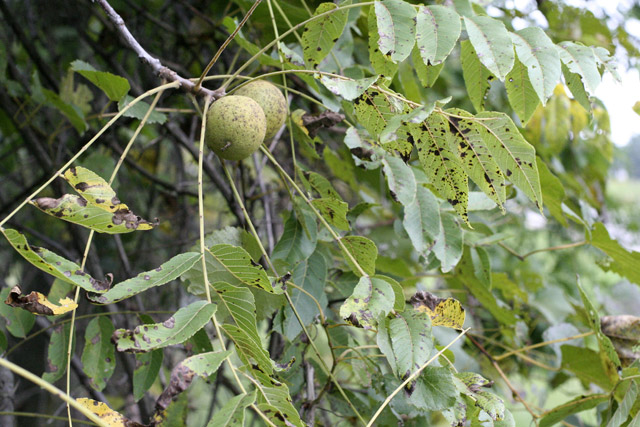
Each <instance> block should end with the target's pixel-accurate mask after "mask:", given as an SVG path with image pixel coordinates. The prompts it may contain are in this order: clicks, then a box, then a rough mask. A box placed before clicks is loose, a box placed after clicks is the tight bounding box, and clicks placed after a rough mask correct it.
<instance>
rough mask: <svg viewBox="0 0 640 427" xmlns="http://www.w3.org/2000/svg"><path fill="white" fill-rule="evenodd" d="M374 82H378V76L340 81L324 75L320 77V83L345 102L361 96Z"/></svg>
mask: <svg viewBox="0 0 640 427" xmlns="http://www.w3.org/2000/svg"><path fill="white" fill-rule="evenodd" d="M376 80H378V76H373V77H366V78H364V79H359V80H351V79H341V78H338V77H327V76H324V75H323V76H321V77H320V81H321V82H322V84H323V85H325V87H326V88H327V89H329V90H330V91H331V92H332V93H334V94H336V95H338V96H340V97H342V98H344V99H346V100H347V101H353V100H354V99H356V98H357V97H359V96H360V95H362V94H363V93H364V92H365V91H366V90H367V89H369V88H370V87H371V85H372V84H374V83H375V82H376Z"/></svg>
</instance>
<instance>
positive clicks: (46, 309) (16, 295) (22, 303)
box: [4, 286, 78, 316]
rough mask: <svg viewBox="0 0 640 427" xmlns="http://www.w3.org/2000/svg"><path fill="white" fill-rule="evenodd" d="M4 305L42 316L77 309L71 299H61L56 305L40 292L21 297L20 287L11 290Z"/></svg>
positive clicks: (76, 305)
mask: <svg viewBox="0 0 640 427" xmlns="http://www.w3.org/2000/svg"><path fill="white" fill-rule="evenodd" d="M4 303H5V304H7V305H10V306H11V307H19V308H22V309H25V310H27V311H29V312H31V313H34V314H39V315H44V316H52V315H57V314H64V313H67V312H69V311H72V310H74V309H75V308H76V307H78V304H76V303H75V302H74V301H73V300H72V299H71V298H62V299H61V300H60V301H59V304H60V305H56V304H53V303H52V302H51V301H49V300H48V299H47V297H46V296H44V295H43V294H41V293H40V292H35V291H33V292H31V293H30V294H28V295H22V289H20V286H14V287H13V288H12V289H11V292H9V296H8V297H7V299H6V300H5V302H4Z"/></svg>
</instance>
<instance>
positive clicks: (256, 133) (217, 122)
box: [205, 80, 287, 160]
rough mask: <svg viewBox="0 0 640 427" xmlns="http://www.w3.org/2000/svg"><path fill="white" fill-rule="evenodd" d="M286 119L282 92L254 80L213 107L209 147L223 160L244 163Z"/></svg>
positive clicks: (215, 103)
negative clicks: (242, 161)
mask: <svg viewBox="0 0 640 427" xmlns="http://www.w3.org/2000/svg"><path fill="white" fill-rule="evenodd" d="M286 116H287V102H286V100H285V98H284V96H283V95H282V92H280V90H279V89H278V88H277V87H276V86H274V85H273V84H271V83H269V82H267V81H264V80H254V81H252V82H251V83H249V84H247V85H245V86H243V87H241V88H240V89H238V90H237V91H235V93H234V94H233V95H228V96H225V97H223V98H220V99H219V100H217V101H216V102H214V103H213V104H212V105H211V108H209V113H208V114H207V129H206V137H205V138H206V141H207V145H208V146H209V147H210V148H211V149H212V150H213V151H214V152H215V153H216V154H217V155H218V156H220V157H222V158H223V159H227V160H242V159H244V158H246V157H248V156H249V155H251V154H252V153H253V152H254V151H256V150H257V149H258V148H259V147H260V144H262V141H264V140H265V139H268V138H272V137H273V136H274V135H275V134H276V133H277V132H278V130H279V129H280V127H281V126H282V124H283V123H284V120H285V118H286Z"/></svg>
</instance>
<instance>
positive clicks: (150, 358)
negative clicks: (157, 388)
mask: <svg viewBox="0 0 640 427" xmlns="http://www.w3.org/2000/svg"><path fill="white" fill-rule="evenodd" d="M163 356H164V354H163V352H162V350H152V351H150V352H148V353H136V355H135V357H136V368H135V370H134V371H133V398H134V400H135V401H136V402H137V401H139V400H140V399H142V398H143V397H144V394H145V393H146V391H147V390H149V388H151V386H152V385H153V383H154V382H155V381H156V378H157V377H158V372H160V368H161V367H162V358H163Z"/></svg>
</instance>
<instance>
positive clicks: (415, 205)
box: [402, 185, 440, 255]
mask: <svg viewBox="0 0 640 427" xmlns="http://www.w3.org/2000/svg"><path fill="white" fill-rule="evenodd" d="M402 225H403V226H404V229H405V230H406V231H407V234H408V235H409V239H410V240H411V243H412V244H413V247H414V248H415V250H416V251H417V252H418V253H420V254H423V255H424V254H425V253H426V252H427V251H428V249H429V248H430V247H431V245H432V244H433V242H434V240H435V239H436V238H437V237H438V236H439V235H440V205H439V204H438V201H437V200H436V198H435V196H434V195H433V194H432V193H431V192H430V191H429V190H427V189H426V188H425V187H423V186H422V185H419V186H418V187H417V192H416V197H415V199H414V200H413V202H411V203H410V204H408V205H405V207H404V219H403V221H402Z"/></svg>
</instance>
